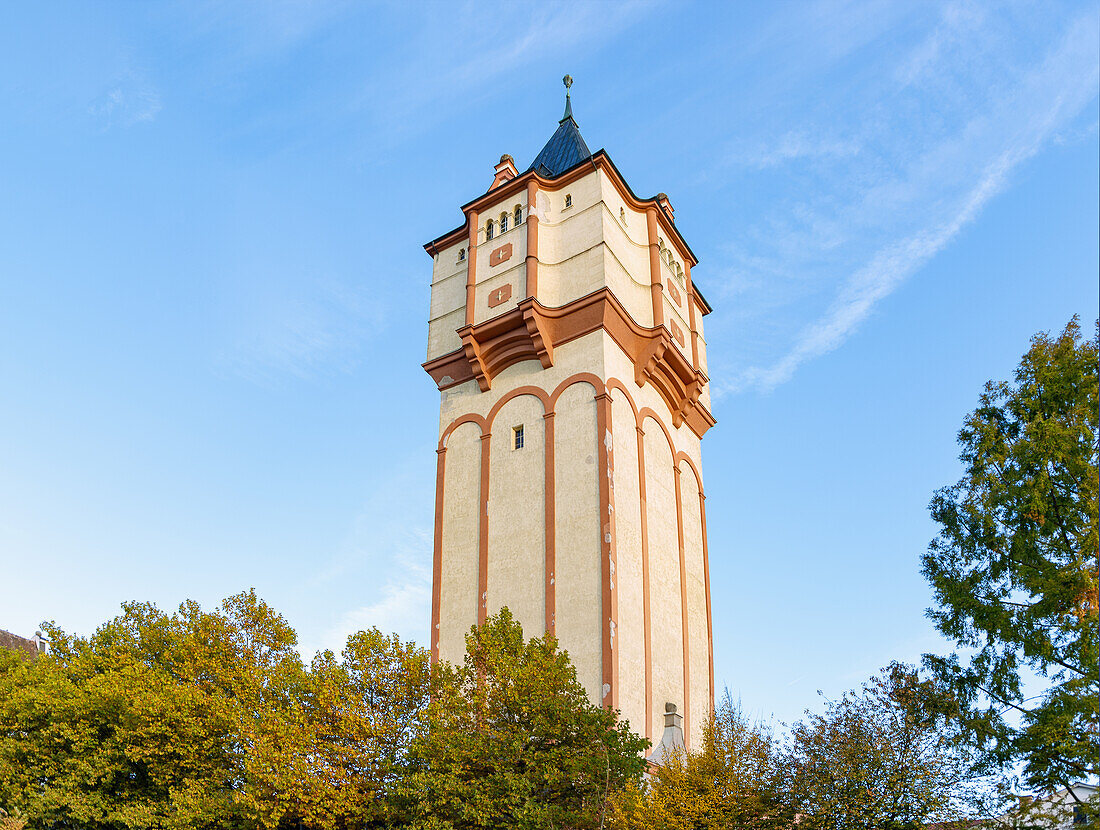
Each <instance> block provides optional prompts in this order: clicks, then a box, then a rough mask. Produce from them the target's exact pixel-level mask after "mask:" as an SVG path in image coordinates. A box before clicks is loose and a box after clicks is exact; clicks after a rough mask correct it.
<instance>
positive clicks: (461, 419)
mask: <svg viewBox="0 0 1100 830" xmlns="http://www.w3.org/2000/svg"><path fill="white" fill-rule="evenodd" d="M463 424H477V428H478V430H479V431H480V432H481V434H482V435H484V434H485V433H486V432H488V431H489V422H488V421H486V420H485V419H484V418H482V417H481V416H480V415H476V414H474V413H473V412H470V413H467V414H466V415H459V416H458V417H457V418H455V419H454V420H453V421H451V423H449V424H448V425H447V428H446V429H445V430H443V434H442V435H440V436H439V446H438V449H443V448H444V447H446V446H447V439H448V438H449V437H450V436H451V433H452V432H454V431H455V430H456V429H458V428H459V427H460V426H462V425H463Z"/></svg>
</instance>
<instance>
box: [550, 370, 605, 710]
mask: <svg viewBox="0 0 1100 830" xmlns="http://www.w3.org/2000/svg"><path fill="white" fill-rule="evenodd" d="M554 433H555V452H554V468H555V472H554V477H555V482H554V483H555V513H556V519H557V522H556V531H557V534H556V545H555V558H556V568H555V574H554V580H555V581H554V587H555V593H556V599H557V601H556V609H557V613H556V617H555V626H554V627H555V633H556V634H557V637H558V640H559V641H560V643H561V646H562V648H564V649H566V650H567V651H568V652H569V656H570V658H571V659H572V661H573V665H574V666H575V667H576V669H577V677H578V679H579V680H580V681H581V682H582V683H583V684H584V687H585V689H586V690H587V691H588V694H589V697H590V698H591V699H592V700H598V699H599V697H600V686H601V684H602V682H603V681H602V676H601V659H602V651H601V649H599V648H594V647H593V641H594V638H593V632H594V631H599V630H600V620H601V618H602V615H603V609H602V596H601V586H602V581H601V577H602V573H601V569H600V565H601V560H600V526H599V509H600V502H599V482H598V479H597V472H598V468H599V465H598V459H597V455H598V446H597V436H596V399H595V390H594V389H593V388H592V387H591V386H590V385H589V384H587V383H578V384H574V385H573V386H570V387H569V388H567V389H566V390H565V391H564V392H563V393H562V395H561V397H560V398H559V399H558V405H557V407H556V414H555V416H554ZM596 642H597V645H598V641H596Z"/></svg>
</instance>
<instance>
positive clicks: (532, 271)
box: [524, 179, 539, 298]
mask: <svg viewBox="0 0 1100 830" xmlns="http://www.w3.org/2000/svg"><path fill="white" fill-rule="evenodd" d="M538 191H539V186H538V183H537V182H536V181H534V179H532V180H531V181H529V182H527V259H526V260H524V262H525V264H526V266H527V268H526V272H527V296H528V297H536V298H537V297H538V285H539V216H538V213H537V212H536V209H535V205H536V201H537V198H538Z"/></svg>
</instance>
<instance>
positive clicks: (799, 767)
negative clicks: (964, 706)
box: [786, 663, 1004, 830]
mask: <svg viewBox="0 0 1100 830" xmlns="http://www.w3.org/2000/svg"><path fill="white" fill-rule="evenodd" d="M957 715H958V709H957V702H956V701H955V699H954V698H953V696H952V695H951V694H950V693H949V692H948V691H947V690H946V689H945V688H944V687H943V686H942V685H940V684H938V683H936V682H935V681H933V680H929V679H922V678H921V677H920V676H919V674H918V672H917V671H916V670H915V669H914V668H913V667H911V666H907V665H904V664H901V663H891V664H890V665H889V666H888V667H886V668H885V669H883V675H882V676H881V677H874V678H871V680H870V681H868V682H867V683H865V684H864V685H863V686H862V688H861V689H859V690H858V691H855V692H846V693H845V694H844V696H843V697H842V698H841V699H840V700H839V701H827V702H826V706H825V711H824V712H823V713H820V714H814V713H811V712H807V713H806V718H805V719H804V720H803V721H801V722H799V723H797V724H796V725H795V726H794V727H793V729H792V730H791V735H790V743H789V747H788V749H787V752H786V759H787V760H786V763H787V767H788V770H789V774H790V776H791V777H790V781H789V789H788V793H789V797H790V803H791V805H792V806H793V808H794V810H795V811H796V812H797V814H798V815H799V820H798V827H799V828H800V830H826V829H827V830H857V828H858V830H865V828H868V827H873V828H876V830H918V828H924V827H925V826H926V825H927V824H928V823H929V822H934V821H939V822H948V821H953V820H958V819H962V818H970V817H983V818H987V817H989V816H991V815H993V814H995V813H997V812H999V810H1000V808H1001V807H1002V805H1003V803H1004V802H1003V799H1002V797H1001V793H1002V792H1003V790H1002V789H1001V787H1000V786H999V784H1000V782H999V781H998V780H997V779H996V778H990V777H988V776H987V775H986V773H987V772H988V770H986V769H985V768H983V767H982V766H981V764H980V761H979V760H978V759H976V758H975V756H974V753H973V752H972V750H971V747H970V746H969V744H968V743H967V741H966V740H965V735H964V734H963V732H962V731H961V729H960V727H959V725H958V720H957Z"/></svg>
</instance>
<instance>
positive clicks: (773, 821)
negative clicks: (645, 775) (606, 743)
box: [614, 692, 794, 830]
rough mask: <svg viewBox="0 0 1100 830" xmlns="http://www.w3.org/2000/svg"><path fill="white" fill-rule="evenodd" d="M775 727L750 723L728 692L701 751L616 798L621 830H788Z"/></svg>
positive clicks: (674, 759) (674, 761)
mask: <svg viewBox="0 0 1100 830" xmlns="http://www.w3.org/2000/svg"><path fill="white" fill-rule="evenodd" d="M782 760H783V759H782V756H781V753H780V751H779V746H778V745H777V743H776V741H775V738H774V736H773V735H772V732H771V730H770V729H769V728H768V727H767V726H766V725H764V724H761V723H753V722H751V721H750V720H749V719H748V718H747V717H746V716H745V715H744V713H743V712H742V711H741V709H740V707H739V706H737V705H736V704H734V702H733V700H732V698H731V697H730V695H729V693H728V692H727V693H726V695H725V697H724V698H723V699H722V700H721V701H720V702H719V704H718V707H717V709H716V711H715V712H713V713H712V714H711V716H710V718H709V719H708V721H707V724H706V726H705V727H704V729H703V740H702V746H701V748H700V750H699V752H689V753H682V754H678V755H674V756H672V757H671V758H668V759H666V762H665V764H664V765H663V766H661V767H658V768H657V769H656V770H655V771H654V773H653V775H652V776H651V777H650V779H649V782H648V786H646V787H645V788H641V789H639V788H636V787H631V786H628V787H627V788H626V789H625V791H624V792H623V793H622V795H621V796H620V797H619V798H618V799H617V803H616V805H615V824H614V826H615V827H616V828H619V830H642V829H643V828H645V829H646V830H725V828H730V827H736V828H745V830H768V828H776V829H777V830H780V829H781V830H788V828H790V827H793V826H794V821H793V820H794V815H793V812H792V811H791V810H790V809H789V806H788V804H787V799H786V797H785V790H786V787H785V778H786V769H785V767H784V765H783V763H782Z"/></svg>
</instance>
